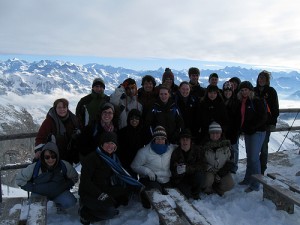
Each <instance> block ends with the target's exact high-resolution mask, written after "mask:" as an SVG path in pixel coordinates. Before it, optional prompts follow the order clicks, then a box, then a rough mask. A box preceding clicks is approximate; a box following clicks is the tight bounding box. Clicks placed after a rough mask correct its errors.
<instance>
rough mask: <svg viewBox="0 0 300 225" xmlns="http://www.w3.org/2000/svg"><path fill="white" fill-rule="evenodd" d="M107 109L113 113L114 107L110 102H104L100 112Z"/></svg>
mask: <svg viewBox="0 0 300 225" xmlns="http://www.w3.org/2000/svg"><path fill="white" fill-rule="evenodd" d="M107 109H112V111H113V113H114V112H115V107H114V105H113V104H111V103H110V102H106V103H104V104H103V106H102V107H101V112H103V111H104V110H107Z"/></svg>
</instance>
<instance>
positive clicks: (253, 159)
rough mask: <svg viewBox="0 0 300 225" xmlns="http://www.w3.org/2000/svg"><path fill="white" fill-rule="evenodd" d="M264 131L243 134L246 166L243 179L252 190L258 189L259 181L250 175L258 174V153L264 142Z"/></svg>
mask: <svg viewBox="0 0 300 225" xmlns="http://www.w3.org/2000/svg"><path fill="white" fill-rule="evenodd" d="M265 136H266V132H265V131H264V132H256V133H254V134H252V135H245V146H246V153H247V168H246V174H245V178H244V180H245V181H246V182H248V183H249V184H250V187H251V188H252V189H253V190H256V191H258V190H259V182H257V181H255V180H253V179H252V178H251V175H253V174H260V173H261V168H260V160H259V155H260V151H261V147H262V144H263V142H264V139H265Z"/></svg>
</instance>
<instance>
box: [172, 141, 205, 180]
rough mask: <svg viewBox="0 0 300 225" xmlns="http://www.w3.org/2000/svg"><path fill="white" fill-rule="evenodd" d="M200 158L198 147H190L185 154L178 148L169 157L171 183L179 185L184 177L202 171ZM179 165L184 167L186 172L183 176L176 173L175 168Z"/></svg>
mask: <svg viewBox="0 0 300 225" xmlns="http://www.w3.org/2000/svg"><path fill="white" fill-rule="evenodd" d="M200 157H201V155H200V150H199V147H198V146H195V145H192V146H191V149H190V150H189V151H187V152H185V151H184V150H182V149H181V148H180V146H178V147H177V148H176V149H175V150H174V151H173V153H172V156H171V165H170V168H171V172H172V182H173V183H175V184H176V183H179V182H180V181H181V180H182V179H183V178H184V177H185V176H186V175H187V176H189V175H192V174H194V173H196V172H197V171H202V168H203V165H201V163H202V159H201V158H200ZM180 164H185V165H186V172H185V173H184V174H178V173H177V166H178V165H180Z"/></svg>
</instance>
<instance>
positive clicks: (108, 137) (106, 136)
mask: <svg viewBox="0 0 300 225" xmlns="http://www.w3.org/2000/svg"><path fill="white" fill-rule="evenodd" d="M106 142H113V143H115V144H116V145H118V137H117V134H116V133H115V132H105V133H103V134H102V136H101V140H100V145H103V144H104V143H106Z"/></svg>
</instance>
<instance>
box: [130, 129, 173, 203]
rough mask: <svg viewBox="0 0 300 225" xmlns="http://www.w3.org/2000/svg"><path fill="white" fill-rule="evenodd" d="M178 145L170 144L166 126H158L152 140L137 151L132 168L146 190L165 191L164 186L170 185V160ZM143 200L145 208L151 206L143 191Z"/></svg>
mask: <svg viewBox="0 0 300 225" xmlns="http://www.w3.org/2000/svg"><path fill="white" fill-rule="evenodd" d="M176 147H177V145H173V144H168V141H167V133H166V130H165V128H164V127H162V126H157V127H156V128H155V129H154V131H153V139H152V141H151V142H150V143H149V144H148V145H146V146H145V147H143V148H141V149H140V150H139V151H138V152H137V154H136V156H135V158H134V160H133V161H132V163H131V168H132V169H133V171H134V172H136V173H137V174H139V176H140V177H141V179H140V182H141V183H143V184H144V185H145V187H146V188H145V189H146V190H147V189H152V188H156V189H158V190H160V191H161V192H162V193H163V194H164V193H165V191H164V188H165V187H168V186H169V185H170V178H171V171H170V160H171V155H172V152H173V151H174V149H175V148H176ZM141 201H142V204H143V206H144V207H145V208H150V203H149V202H148V201H147V198H146V196H145V194H144V193H143V192H142V193H141Z"/></svg>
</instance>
